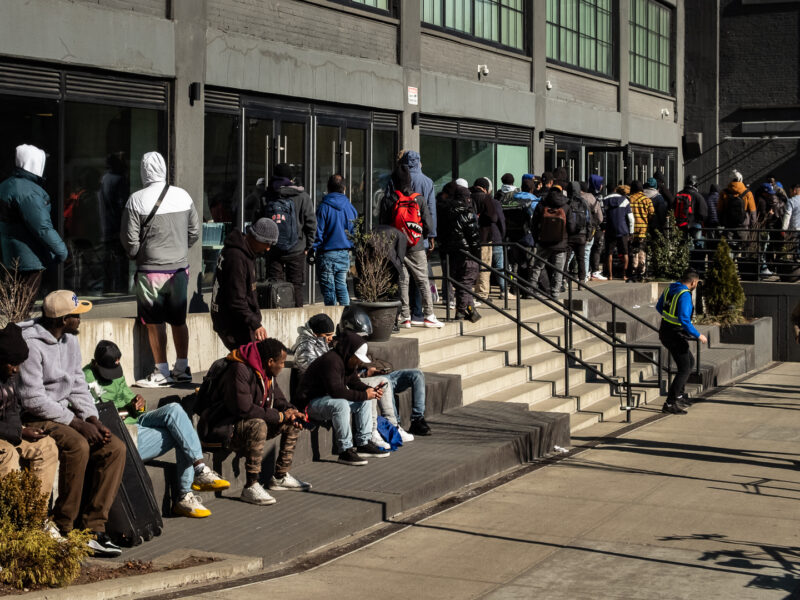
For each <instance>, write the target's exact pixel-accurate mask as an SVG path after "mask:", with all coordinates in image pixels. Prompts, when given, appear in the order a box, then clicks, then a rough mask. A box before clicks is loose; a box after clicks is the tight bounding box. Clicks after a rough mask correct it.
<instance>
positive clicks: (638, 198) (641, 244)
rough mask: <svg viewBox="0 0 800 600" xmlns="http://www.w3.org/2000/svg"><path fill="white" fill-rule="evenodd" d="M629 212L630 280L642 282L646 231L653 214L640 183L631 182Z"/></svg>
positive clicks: (651, 203) (650, 203)
mask: <svg viewBox="0 0 800 600" xmlns="http://www.w3.org/2000/svg"><path fill="white" fill-rule="evenodd" d="M631 212H632V213H633V240H631V279H632V280H633V281H642V280H644V273H645V269H646V265H645V261H646V260H647V231H648V228H649V226H650V219H651V218H652V217H653V214H654V213H655V209H654V208H653V202H652V201H651V200H650V198H648V197H647V196H646V195H645V194H644V188H643V187H642V183H641V182H640V181H636V180H634V181H631Z"/></svg>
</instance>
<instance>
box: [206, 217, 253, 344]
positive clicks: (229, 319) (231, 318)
mask: <svg viewBox="0 0 800 600" xmlns="http://www.w3.org/2000/svg"><path fill="white" fill-rule="evenodd" d="M211 323H212V324H213V326H214V331H216V332H218V333H229V332H231V331H236V330H241V329H242V328H244V327H247V328H248V329H250V330H251V331H255V330H256V329H258V328H259V327H261V311H260V310H259V308H258V295H257V293H256V263H255V255H254V254H253V252H252V251H251V250H250V248H249V247H248V246H247V242H246V240H245V237H244V235H242V233H241V232H240V231H239V230H238V229H234V230H233V231H231V232H230V234H228V237H227V238H225V246H224V247H223V248H222V252H220V255H219V258H218V259H217V270H216V272H215V273H214V286H213V288H212V290H211Z"/></svg>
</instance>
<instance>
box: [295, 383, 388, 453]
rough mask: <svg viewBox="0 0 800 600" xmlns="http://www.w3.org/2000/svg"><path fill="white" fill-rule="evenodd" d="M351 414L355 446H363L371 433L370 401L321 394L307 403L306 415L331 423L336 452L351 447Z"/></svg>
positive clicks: (315, 419)
mask: <svg viewBox="0 0 800 600" xmlns="http://www.w3.org/2000/svg"><path fill="white" fill-rule="evenodd" d="M351 413H352V414H353V416H354V417H355V418H354V423H355V428H356V435H355V446H363V445H364V444H366V443H367V442H368V441H369V438H370V436H371V435H372V402H369V401H364V402H351V401H350V400H344V399H342V398H331V397H330V396H322V397H321V398H315V399H314V400H312V401H311V402H309V403H308V416H309V417H311V418H312V419H313V420H314V421H330V422H331V423H333V440H334V446H335V450H336V452H337V453H339V454H341V453H342V452H344V451H345V450H347V449H348V448H352V447H353V445H354V444H353V441H354V440H353V434H352V432H351V429H350V414H351Z"/></svg>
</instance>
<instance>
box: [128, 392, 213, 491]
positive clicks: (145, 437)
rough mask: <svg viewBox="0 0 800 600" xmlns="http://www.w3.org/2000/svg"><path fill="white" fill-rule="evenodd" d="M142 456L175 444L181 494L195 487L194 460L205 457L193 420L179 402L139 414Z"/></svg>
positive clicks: (163, 451)
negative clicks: (193, 485)
mask: <svg viewBox="0 0 800 600" xmlns="http://www.w3.org/2000/svg"><path fill="white" fill-rule="evenodd" d="M137 429H138V434H137V435H138V446H139V456H141V457H142V462H147V461H148V460H153V459H154V458H157V457H159V456H161V455H162V454H166V453H167V452H169V451H170V450H172V449H173V448H175V450H176V451H175V462H176V466H177V468H178V482H179V487H180V493H181V495H183V494H185V493H186V492H190V491H192V482H193V481H194V466H193V465H194V462H195V461H196V460H201V459H202V458H203V449H202V448H201V447H200V440H199V439H198V437H197V432H196V431H195V430H194V426H193V425H192V420H191V419H190V418H189V415H187V414H186V411H185V410H183V407H182V406H181V405H180V404H178V403H177V402H173V403H171V404H165V405H164V406H162V407H161V408H157V409H155V410H151V411H149V412H146V413H144V414H143V415H142V416H141V417H139V421H138V423H137Z"/></svg>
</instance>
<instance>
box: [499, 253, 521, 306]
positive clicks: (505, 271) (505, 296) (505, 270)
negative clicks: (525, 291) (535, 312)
mask: <svg viewBox="0 0 800 600" xmlns="http://www.w3.org/2000/svg"><path fill="white" fill-rule="evenodd" d="M501 244H502V245H501V246H500V248H501V249H502V251H503V274H504V275H505V276H506V277H508V279H509V281H506V280H503V279H502V278H500V281H502V282H503V308H505V309H506V310H508V288H509V286H510V285H511V282H512V281H516V280H515V279H514V276H513V275H512V274H511V270H510V269H509V268H508V254H507V253H506V245H505V244H503V243H502V242H501ZM517 288H518V289H517V293H519V286H517ZM518 316H519V315H518Z"/></svg>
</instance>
